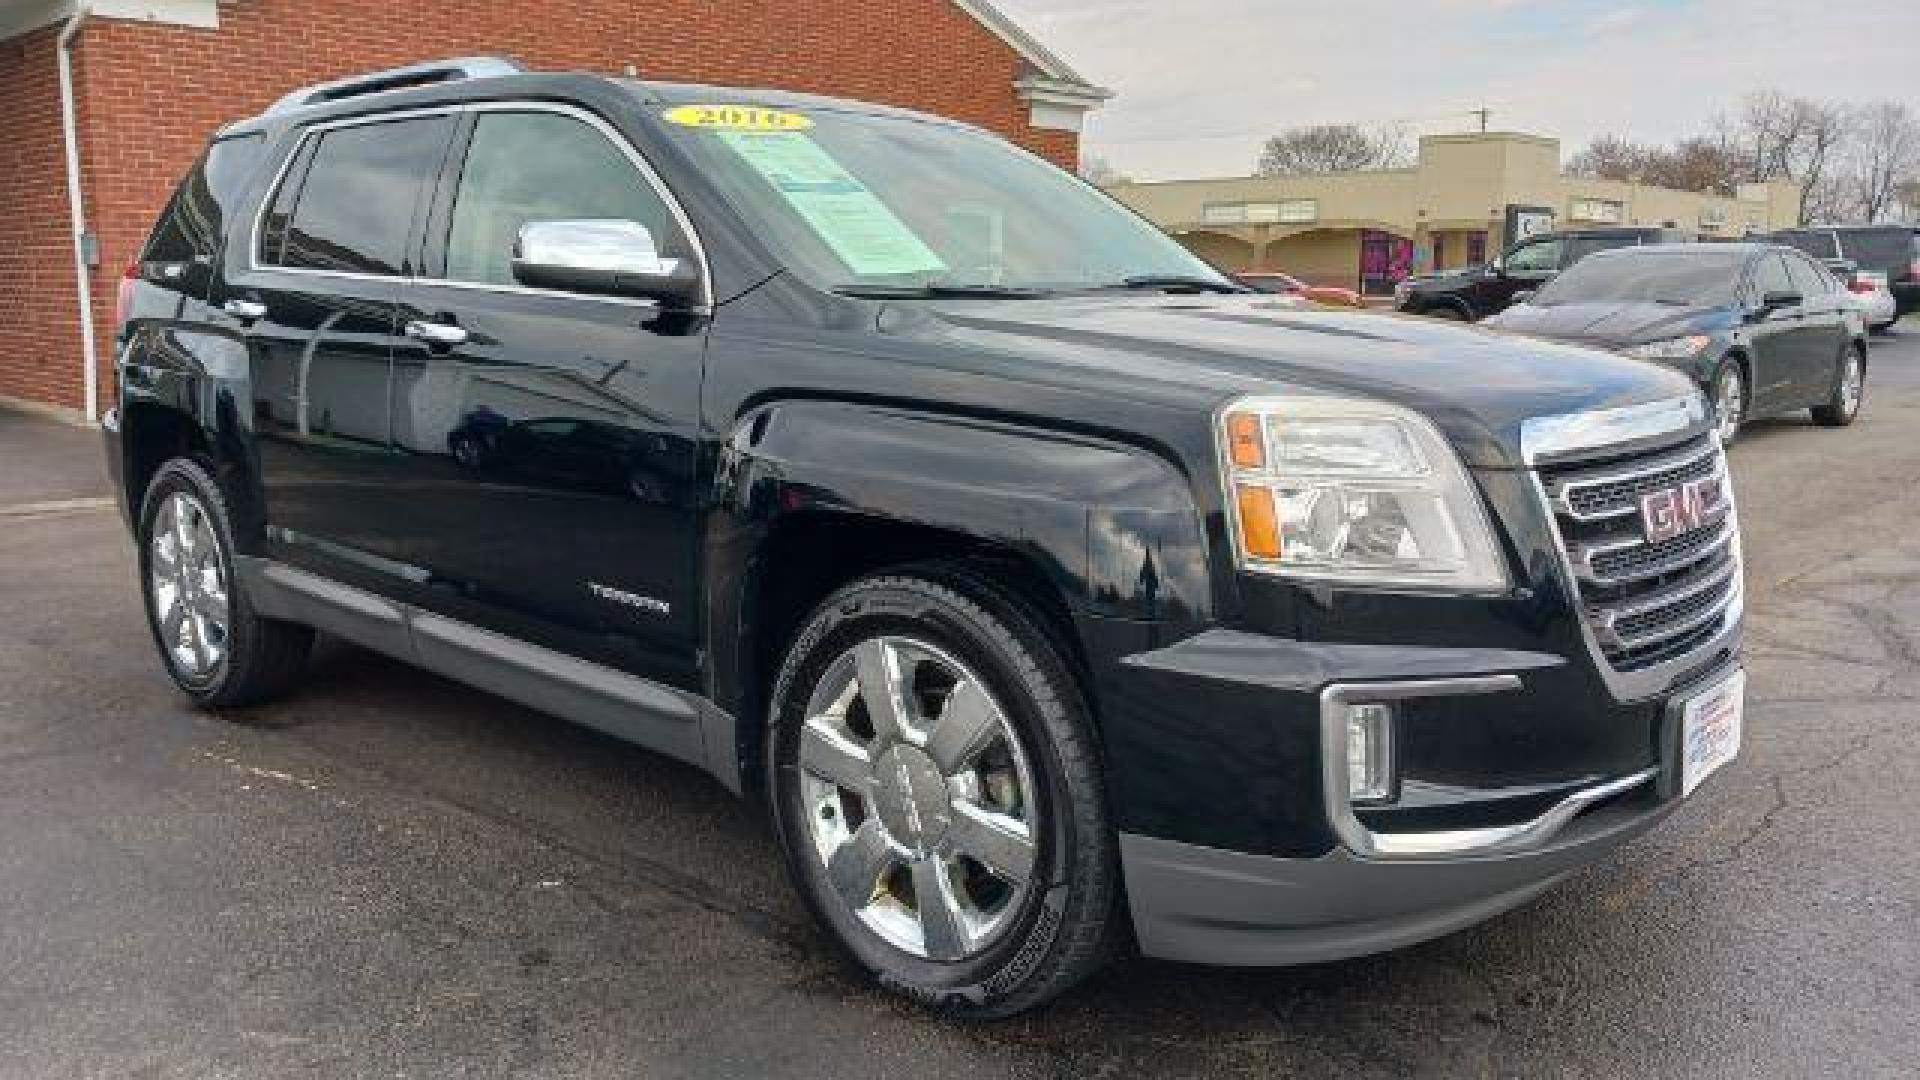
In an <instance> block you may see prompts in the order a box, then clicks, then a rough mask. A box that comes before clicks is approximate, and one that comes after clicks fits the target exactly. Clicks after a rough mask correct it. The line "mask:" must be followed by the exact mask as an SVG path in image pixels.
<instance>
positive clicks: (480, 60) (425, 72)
mask: <svg viewBox="0 0 1920 1080" xmlns="http://www.w3.org/2000/svg"><path fill="white" fill-rule="evenodd" d="M525 70H527V69H526V68H525V67H523V66H521V64H520V63H519V61H517V60H512V59H509V58H507V57H504V56H463V57H459V58H457V59H453V60H429V61H427V62H426V63H424V64H410V65H408V66H407V67H397V68H391V69H389V70H386V71H374V72H369V73H367V74H365V75H350V76H348V77H346V78H344V79H336V80H334V81H333V82H324V83H315V84H314V85H312V86H303V87H301V88H300V89H298V90H295V91H294V92H293V93H291V94H288V95H287V96H285V97H283V98H281V99H280V100H279V101H276V102H274V103H273V105H272V106H271V107H269V108H268V109H267V112H266V115H268V116H271V115H273V114H275V113H285V112H292V111H293V110H295V109H304V108H306V107H308V106H310V105H323V104H325V103H327V102H329V101H344V100H345V99H347V98H356V97H364V96H366V95H368V94H384V93H388V92H389V91H393V90H407V89H411V88H413V87H416V86H431V85H433V84H435V83H447V82H460V81H461V80H464V79H493V78H498V77H500V76H503V75H518V74H520V73H521V72H523V71H525Z"/></svg>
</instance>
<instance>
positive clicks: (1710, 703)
mask: <svg viewBox="0 0 1920 1080" xmlns="http://www.w3.org/2000/svg"><path fill="white" fill-rule="evenodd" d="M1746 696H1747V673H1746V672H1745V671H1736V672H1734V673H1733V674H1732V675H1730V676H1728V677H1727V678H1725V679H1723V680H1721V681H1720V683H1719V684H1717V685H1715V686H1714V687H1713V688H1712V689H1711V690H1708V691H1707V692H1706V693H1704V694H1701V695H1700V696H1699V697H1696V698H1694V699H1693V700H1692V701H1689V702H1687V705H1686V710H1685V711H1684V712H1683V713H1682V717H1681V733H1680V740H1681V741H1680V796H1681V797H1682V798H1685V797H1686V796H1688V795H1691V794H1693V789H1694V788H1697V787H1699V786H1700V781H1702V780H1705V779H1706V778H1707V777H1709V776H1712V775H1713V774H1714V772H1715V771H1716V770H1718V769H1719V768H1720V766H1722V765H1725V764H1726V763H1727V762H1729V761H1732V760H1733V759H1734V758H1735V757H1737V756H1739V754H1740V724H1741V719H1742V714H1743V713H1744V712H1745V709H1746Z"/></svg>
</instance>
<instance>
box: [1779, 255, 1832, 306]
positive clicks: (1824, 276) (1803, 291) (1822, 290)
mask: <svg viewBox="0 0 1920 1080" xmlns="http://www.w3.org/2000/svg"><path fill="white" fill-rule="evenodd" d="M1782 257H1783V258H1785V259H1786V260H1787V276H1788V277H1789V278H1791V279H1792V280H1793V291H1794V292H1797V293H1799V294H1800V295H1801V296H1803V297H1805V298H1806V299H1808V300H1822V299H1825V298H1826V295H1827V293H1829V292H1831V291H1832V289H1831V288H1829V286H1828V283H1829V282H1831V281H1832V280H1833V275H1832V274H1829V273H1827V272H1826V271H1825V270H1822V269H1821V268H1819V267H1817V266H1815V265H1813V263H1812V262H1810V261H1808V260H1807V259H1806V258H1805V257H1803V256H1800V255H1786V256H1782Z"/></svg>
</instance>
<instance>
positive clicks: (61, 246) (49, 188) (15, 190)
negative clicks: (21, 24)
mask: <svg viewBox="0 0 1920 1080" xmlns="http://www.w3.org/2000/svg"><path fill="white" fill-rule="evenodd" d="M58 32H59V31H58V30H57V29H56V28H49V29H46V30H40V31H36V32H34V33H31V34H26V35H23V36H21V37H17V38H14V39H12V40H10V41H4V42H0V117H4V118H5V124H4V131H3V133H0V395H6V396H9V397H20V398H30V399H32V400H35V401H42V402H49V403H52V404H56V405H63V406H67V407H78V406H79V405H80V403H81V399H80V394H81V389H80V335H79V331H78V330H77V329H76V327H78V326H79V323H80V319H79V308H78V305H77V304H76V302H75V300H74V295H73V284H74V282H73V240H72V233H71V231H70V226H69V219H68V217H67V187H66V183H67V181H66V176H67V172H66V164H65V159H64V157H63V155H64V153H65V151H64V150H63V148H62V144H61V141H60V94H59V89H58V85H59V84H58V78H57V76H56V75H55V72H54V38H55V36H56V35H57V34H58Z"/></svg>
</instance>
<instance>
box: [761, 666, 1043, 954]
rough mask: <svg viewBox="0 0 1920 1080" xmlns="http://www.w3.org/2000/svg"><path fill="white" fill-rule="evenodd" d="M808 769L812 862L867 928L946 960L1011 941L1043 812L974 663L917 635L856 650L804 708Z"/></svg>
mask: <svg viewBox="0 0 1920 1080" xmlns="http://www.w3.org/2000/svg"><path fill="white" fill-rule="evenodd" d="M799 768H800V781H801V782H800V797H801V799H802V800H803V801H802V806H801V810H802V811H803V812H804V813H805V814H806V817H807V829H808V833H809V835H810V837H811V839H812V842H813V852H814V855H815V856H816V857H817V858H818V859H819V860H820V863H821V865H822V866H823V867H824V868H825V870H826V880H827V881H828V883H829V884H830V885H831V887H832V889H833V891H834V892H836V893H837V894H838V895H839V896H840V898H841V899H842V900H843V901H845V903H846V904H847V906H848V907H849V908H850V909H852V911H853V912H854V914H855V915H857V916H858V917H859V919H860V921H861V922H862V923H864V924H866V926H867V927H868V928H869V929H871V930H873V931H874V932H875V933H876V934H878V935H880V936H881V937H882V938H883V939H885V940H886V941H887V942H888V943H890V944H892V945H893V946H895V947H896V948H899V949H901V950H903V951H905V952H908V953H911V954H912V955H914V956H918V957H923V958H926V959H929V960H936V961H943V962H950V961H955V960H961V959H965V958H967V957H970V956H973V955H976V954H978V953H980V952H982V951H983V950H985V949H986V948H987V947H989V946H990V945H992V944H993V943H994V941H996V940H997V939H998V938H999V936H1000V935H1001V934H1002V933H1004V932H1005V931H1006V929H1007V927H1008V925H1009V924H1010V923H1011V921H1012V920H1013V918H1014V915H1015V913H1016V912H1018V911H1019V910H1020V905H1021V901H1022V900H1023V899H1024V897H1025V895H1026V890H1027V887H1028V883H1029V881H1030V880H1031V878H1032V876H1033V874H1034V870H1035V854H1036V842H1037V841H1036V838H1037V836H1038V835H1039V825H1040V822H1039V820H1038V815H1039V807H1038V804H1037V803H1036V802H1035V800H1034V795H1035V792H1036V789H1035V787H1034V782H1033V774H1032V771H1031V770H1030V768H1029V767H1028V764H1027V760H1026V755H1025V753H1024V751H1022V750H1021V748H1020V742H1019V740H1018V738H1016V737H1015V735H1014V732H1013V727H1012V725H1011V724H1010V723H1009V722H1008V720H1007V717H1006V714H1005V713H1004V712H1003V711H1002V710H1001V708H1000V705H999V703H997V702H996V701H995V700H994V699H993V695H992V693H991V692H990V691H989V690H988V689H987V686H986V684H985V683H984V682H982V681H981V680H980V678H979V677H978V676H976V675H974V673H973V672H972V671H970V670H968V669H967V667H966V665H964V664H962V663H961V662H960V661H958V660H956V659H954V658H953V657H952V656H951V655H949V654H947V653H945V652H942V651H941V650H939V649H937V648H935V647H933V646H932V645H929V644H927V643H925V642H922V641H916V640H913V639H911V638H903V637H879V638H870V639H868V640H865V641H862V642H860V643H859V644H857V645H855V646H854V647H853V648H851V649H849V650H847V651H846V652H845V653H843V654H841V655H840V656H839V657H838V658H836V659H835V660H834V661H833V663H831V664H829V665H828V666H827V669H826V673H825V674H824V675H823V676H822V677H821V679H820V683H819V685H818V686H817V687H816V688H815V690H814V692H813V697H812V699H811V700H810V701H809V702H808V703H807V716H806V721H805V725H804V727H802V729H801V732H800V747H799Z"/></svg>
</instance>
